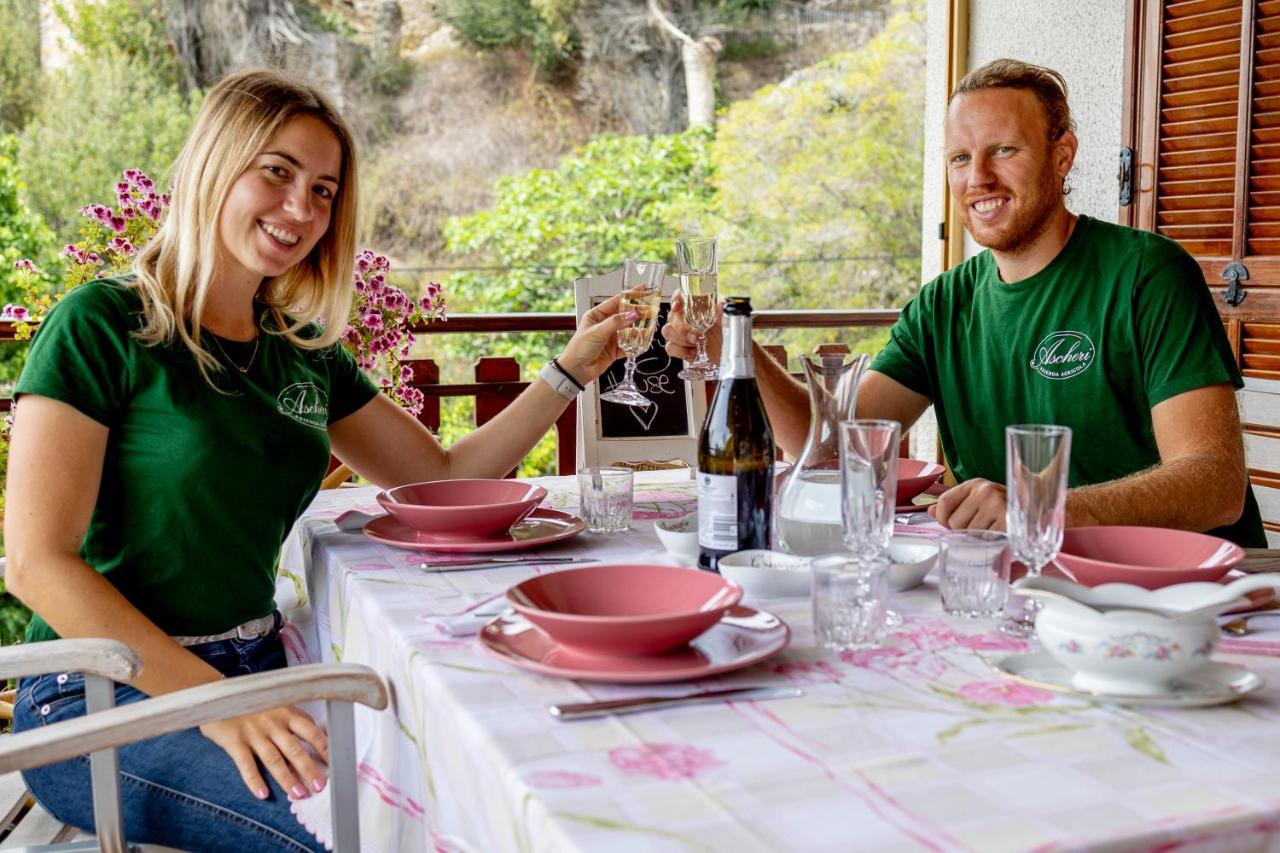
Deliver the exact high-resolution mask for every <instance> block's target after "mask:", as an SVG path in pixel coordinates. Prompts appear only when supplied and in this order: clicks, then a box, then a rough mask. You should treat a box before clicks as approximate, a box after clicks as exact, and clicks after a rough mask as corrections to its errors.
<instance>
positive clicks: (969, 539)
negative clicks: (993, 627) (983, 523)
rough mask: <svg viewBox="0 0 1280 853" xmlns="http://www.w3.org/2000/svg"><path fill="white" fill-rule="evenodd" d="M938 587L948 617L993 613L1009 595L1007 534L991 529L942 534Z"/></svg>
mask: <svg viewBox="0 0 1280 853" xmlns="http://www.w3.org/2000/svg"><path fill="white" fill-rule="evenodd" d="M939 560H940V561H941V568H940V569H939V571H938V578H939V580H938V588H939V592H940V593H941V594H942V609H943V610H945V611H946V612H947V613H949V614H951V615H952V616H965V617H968V618H970V619H980V618H985V617H990V616H996V615H998V614H999V613H1000V611H1002V610H1003V609H1004V604H1005V600H1006V599H1007V598H1008V597H1009V570H1010V566H1011V564H1012V557H1011V554H1010V551H1009V537H1008V536H1006V535H1005V534H1003V533H1000V532H999V531H995V530H953V531H951V532H950V533H945V534H943V536H942V553H941V554H940V555H939Z"/></svg>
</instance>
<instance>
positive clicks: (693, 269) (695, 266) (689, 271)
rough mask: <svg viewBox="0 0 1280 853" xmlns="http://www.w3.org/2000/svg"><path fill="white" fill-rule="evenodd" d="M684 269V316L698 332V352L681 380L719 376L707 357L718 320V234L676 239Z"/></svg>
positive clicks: (677, 259) (677, 249) (683, 372)
mask: <svg viewBox="0 0 1280 853" xmlns="http://www.w3.org/2000/svg"><path fill="white" fill-rule="evenodd" d="M676 263H677V264H678V265H679V269H680V298H681V300H682V301H683V302H684V319H685V322H687V323H688V324H689V328H691V329H693V330H694V331H695V332H697V333H698V355H697V357H696V358H695V359H694V360H693V361H691V362H689V363H688V364H687V365H686V366H685V368H684V370H681V371H680V374H679V375H680V378H681V379H692V380H695V381H698V380H707V379H718V378H719V377H720V370H719V368H718V367H716V365H715V363H714V362H712V361H711V359H710V358H708V357H707V331H708V330H709V329H710V328H711V327H712V325H714V324H715V321H716V287H717V280H718V279H719V272H718V271H719V267H718V265H717V262H716V238H715V237H681V238H680V239H678V240H676Z"/></svg>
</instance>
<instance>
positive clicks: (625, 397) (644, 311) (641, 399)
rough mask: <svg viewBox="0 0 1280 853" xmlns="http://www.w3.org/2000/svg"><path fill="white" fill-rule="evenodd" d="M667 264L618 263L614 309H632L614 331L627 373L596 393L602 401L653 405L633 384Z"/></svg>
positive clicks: (654, 321) (650, 334)
mask: <svg viewBox="0 0 1280 853" xmlns="http://www.w3.org/2000/svg"><path fill="white" fill-rule="evenodd" d="M666 274H667V265H666V264H662V263H658V262H657V261H637V260H634V259H632V258H628V259H627V260H626V261H624V262H623V264H622V305H621V306H619V308H618V311H619V312H621V313H623V314H625V313H627V312H628V311H635V312H636V319H635V320H634V321H633V322H632V323H631V325H630V326H627V327H626V328H625V329H619V330H618V348H619V349H621V350H622V351H623V352H625V353H626V354H627V372H626V374H625V375H624V376H623V377H622V381H621V382H619V383H618V384H617V385H615V386H613V387H612V388H610V389H609V390H608V391H606V392H604V393H603V394H601V395H600V399H601V400H603V401H604V402H606V403H621V404H622V405H624V406H644V407H646V408H647V407H649V406H652V405H653V401H652V400H650V399H649V398H648V397H646V396H645V395H644V394H642V393H640V389H639V388H637V387H636V379H635V376H636V359H637V358H639V357H640V356H641V355H644V353H645V352H647V351H648V349H649V344H651V343H652V342H653V330H654V327H655V326H656V325H657V323H658V303H659V302H660V301H661V300H662V280H663V278H664V277H665V276H666Z"/></svg>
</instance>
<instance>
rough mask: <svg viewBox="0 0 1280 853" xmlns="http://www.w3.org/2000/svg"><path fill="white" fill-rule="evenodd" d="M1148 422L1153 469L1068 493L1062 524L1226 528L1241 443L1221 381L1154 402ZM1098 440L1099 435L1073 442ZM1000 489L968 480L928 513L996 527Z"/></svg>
mask: <svg viewBox="0 0 1280 853" xmlns="http://www.w3.org/2000/svg"><path fill="white" fill-rule="evenodd" d="M1151 422H1152V426H1153V428H1154V431H1155V437H1156V446H1157V447H1158V448H1159V451H1160V464H1158V465H1156V466H1154V467H1152V468H1148V469H1147V470H1145V471H1140V472H1138V473H1137V474H1133V475H1131V476H1129V477H1125V478H1123V479H1121V480H1113V481H1111V482H1109V483H1099V484H1097V485H1093V486H1084V487H1081V488H1077V489H1072V490H1071V491H1070V492H1069V493H1068V495H1067V525H1068V526H1069V527H1085V526H1090V525H1097V524H1126V525H1140V526H1145V527H1173V528H1179V529H1183V530H1195V531H1205V530H1212V529H1213V528H1215V527H1222V526H1224V525H1227V524H1231V523H1233V522H1234V521H1236V520H1237V519H1238V518H1239V517H1240V513H1241V512H1242V511H1243V509H1244V495H1245V486H1246V483H1247V479H1246V472H1245V462H1244V442H1243V440H1242V438H1241V435H1240V415H1239V412H1238V410H1237V408H1236V399H1235V392H1234V390H1233V389H1232V387H1231V386H1230V385H1229V384H1226V383H1223V384H1220V385H1209V386H1206V387H1204V388H1197V389H1195V390H1192V391H1186V392H1184V393H1182V394H1178V395H1176V396H1173V397H1170V398H1169V399H1167V400H1163V401H1161V402H1160V403H1157V404H1156V405H1155V406H1153V407H1152V409H1151ZM1091 439H1092V440H1101V441H1105V440H1106V436H1098V437H1088V438H1086V437H1081V438H1080V439H1079V440H1091ZM1004 510H1005V489H1004V486H1002V485H999V484H997V483H992V482H990V481H988V480H979V479H975V480H968V481H966V482H964V483H961V484H960V485H959V486H956V487H955V488H954V489H951V490H949V491H948V492H947V493H946V494H944V495H943V496H942V498H941V499H940V500H939V501H938V503H937V505H936V507H935V508H932V509H931V510H930V511H931V512H933V513H934V514H935V516H936V517H937V519H938V520H939V521H940V522H942V523H943V524H945V525H946V526H948V527H951V528H963V527H980V528H987V527H990V528H996V529H999V530H1003V529H1004V526H1005V525H1004Z"/></svg>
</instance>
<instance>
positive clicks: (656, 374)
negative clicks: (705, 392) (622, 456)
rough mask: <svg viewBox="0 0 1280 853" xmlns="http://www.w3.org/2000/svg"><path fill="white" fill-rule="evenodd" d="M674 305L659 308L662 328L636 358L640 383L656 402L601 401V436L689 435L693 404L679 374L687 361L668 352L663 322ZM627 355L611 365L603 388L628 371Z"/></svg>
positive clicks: (602, 377)
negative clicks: (642, 405)
mask: <svg viewBox="0 0 1280 853" xmlns="http://www.w3.org/2000/svg"><path fill="white" fill-rule="evenodd" d="M670 307H671V305H670V303H668V302H663V303H662V304H661V305H660V306H659V308H658V328H657V330H655V331H654V333H653V343H652V344H651V345H650V346H649V350H648V351H647V352H646V353H645V354H644V355H642V356H640V358H639V359H637V360H636V375H635V382H636V387H637V388H639V389H640V393H641V394H643V395H645V396H646V397H648V398H649V399H650V400H652V401H653V403H654V405H652V406H644V407H641V406H624V405H622V404H621V403H606V402H601V401H600V399H599V397H597V398H596V401H597V405H599V407H600V415H599V424H600V432H599V435H600V437H601V438H647V437H667V436H687V435H689V407H688V402H687V399H686V396H687V395H686V393H685V384H684V380H683V379H681V378H680V377H679V375H678V374H679V373H680V371H681V370H682V369H683V368H684V362H683V361H681V360H680V359H678V358H672V357H671V356H669V355H667V353H666V350H665V347H666V344H667V342H666V340H665V339H664V338H663V337H662V326H663V325H664V324H665V323H666V322H667V311H668V309H670ZM626 372H627V370H626V359H619V360H618V361H615V362H614V363H613V364H612V365H610V366H609V369H608V370H606V371H605V372H604V375H603V376H601V377H600V378H599V379H598V380H597V381H598V382H599V383H600V390H602V391H608V390H609V389H610V388H612V387H613V386H615V385H617V384H618V383H619V382H621V381H622V377H623V376H624V375H626Z"/></svg>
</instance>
